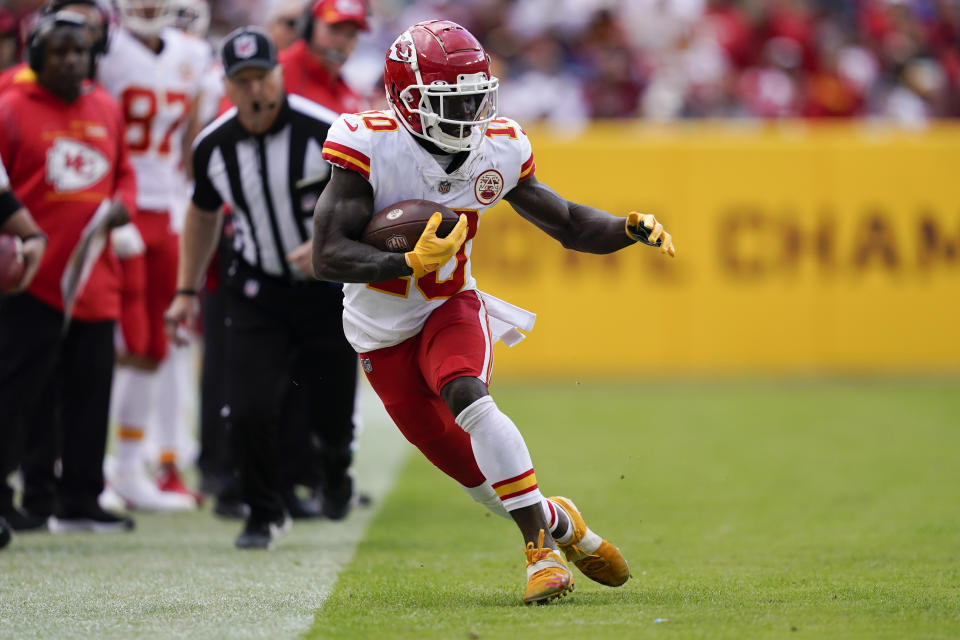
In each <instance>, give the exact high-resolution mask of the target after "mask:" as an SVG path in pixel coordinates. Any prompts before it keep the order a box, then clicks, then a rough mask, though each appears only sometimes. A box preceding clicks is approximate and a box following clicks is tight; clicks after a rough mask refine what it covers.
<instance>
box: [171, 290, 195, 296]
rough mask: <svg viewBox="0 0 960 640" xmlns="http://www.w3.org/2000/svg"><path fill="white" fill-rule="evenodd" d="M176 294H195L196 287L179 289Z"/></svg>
mask: <svg viewBox="0 0 960 640" xmlns="http://www.w3.org/2000/svg"><path fill="white" fill-rule="evenodd" d="M176 295H178V296H195V295H197V290H196V289H177V292H176Z"/></svg>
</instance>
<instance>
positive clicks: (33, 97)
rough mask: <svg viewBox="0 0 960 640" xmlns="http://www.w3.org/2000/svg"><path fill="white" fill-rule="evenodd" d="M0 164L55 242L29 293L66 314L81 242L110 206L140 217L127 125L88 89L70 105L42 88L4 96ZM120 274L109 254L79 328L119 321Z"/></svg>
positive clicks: (86, 295)
mask: <svg viewBox="0 0 960 640" xmlns="http://www.w3.org/2000/svg"><path fill="white" fill-rule="evenodd" d="M0 123H3V127H4V130H3V135H0V156H2V157H3V162H4V165H5V166H6V168H7V173H8V174H9V175H10V187H11V189H13V191H14V193H15V194H16V195H17V197H18V198H19V199H20V201H21V202H22V203H23V204H24V206H25V207H27V209H29V210H30V213H31V214H32V215H33V217H34V219H36V221H37V224H38V225H40V228H41V229H43V231H44V232H45V233H46V234H47V236H48V237H49V242H48V244H47V251H46V253H45V254H44V256H43V261H42V262H41V263H40V269H39V271H38V272H37V276H36V278H35V279H34V281H33V282H32V283H31V285H30V288H29V292H30V293H31V294H32V295H33V296H34V297H36V298H38V299H40V300H42V301H43V302H45V303H46V304H49V305H50V306H52V307H55V308H57V309H59V310H61V311H62V310H63V298H62V296H61V293H60V278H61V276H62V275H63V271H64V267H65V266H66V263H67V259H68V258H69V257H70V254H71V253H72V252H73V249H74V247H75V246H76V245H77V241H78V240H79V239H80V235H81V233H82V231H83V229H84V227H85V226H86V225H87V223H88V222H89V221H90V219H91V218H92V217H93V214H94V213H95V212H96V210H97V207H98V206H99V205H100V203H101V202H102V201H103V200H104V199H105V198H115V197H118V198H120V199H121V200H122V201H123V203H124V204H125V205H126V207H127V209H128V210H129V211H130V212H131V215H134V212H135V211H136V178H135V177H134V173H133V168H132V166H131V165H130V162H129V160H128V158H127V150H126V146H125V145H124V143H123V140H124V135H123V130H124V129H123V127H124V124H123V117H122V116H121V114H120V110H119V108H118V107H117V105H116V103H115V102H114V101H113V98H111V97H110V95H109V94H107V92H106V91H104V90H103V89H101V88H100V87H88V88H86V89H84V91H83V93H82V94H81V95H80V97H79V98H77V99H76V100H75V101H74V102H73V103H69V104H68V103H66V102H64V101H62V100H61V99H60V98H58V97H57V96H55V95H54V94H52V93H50V92H49V91H47V90H46V89H44V88H43V87H41V86H40V85H38V84H37V83H36V82H35V81H29V82H16V83H13V84H12V85H11V86H10V87H9V88H7V89H6V91H4V92H3V93H2V94H0ZM119 311H120V284H119V267H118V265H117V259H116V256H115V255H114V254H113V251H111V250H110V249H109V247H108V248H107V250H105V251H104V252H103V253H102V254H101V256H100V259H99V260H98V261H97V263H96V264H95V266H94V268H93V271H92V273H91V275H90V279H89V280H88V281H87V284H86V287H85V288H84V289H83V291H82V292H81V294H80V296H79V298H78V299H77V300H76V302H75V304H74V307H73V317H75V318H76V319H78V320H86V321H100V320H111V319H116V318H117V316H118V315H119Z"/></svg>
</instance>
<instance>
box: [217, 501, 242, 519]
mask: <svg viewBox="0 0 960 640" xmlns="http://www.w3.org/2000/svg"><path fill="white" fill-rule="evenodd" d="M213 512H214V513H215V514H217V515H218V516H220V517H221V518H229V519H230V520H246V519H247V518H248V517H249V516H250V507H248V506H247V504H246V503H245V502H244V501H243V500H238V499H236V498H223V497H220V496H217V500H216V502H214V503H213Z"/></svg>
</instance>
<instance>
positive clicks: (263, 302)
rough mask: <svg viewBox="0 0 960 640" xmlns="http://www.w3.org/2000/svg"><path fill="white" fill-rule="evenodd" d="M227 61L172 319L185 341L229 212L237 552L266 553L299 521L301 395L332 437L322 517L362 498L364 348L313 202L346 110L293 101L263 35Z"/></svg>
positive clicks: (229, 388) (255, 34) (200, 156)
mask: <svg viewBox="0 0 960 640" xmlns="http://www.w3.org/2000/svg"><path fill="white" fill-rule="evenodd" d="M221 56H222V61H223V68H224V72H225V74H226V91H227V96H228V97H229V98H230V100H231V101H232V102H233V104H234V105H235V107H234V108H232V109H230V110H229V111H227V112H226V113H224V114H223V115H222V116H221V117H220V118H218V119H217V120H215V121H214V122H213V123H211V124H210V125H209V126H208V127H207V128H206V129H204V130H203V131H202V132H201V133H200V135H199V136H197V139H196V140H195V141H194V151H193V175H194V179H195V181H196V186H195V187H194V193H193V198H192V201H191V203H190V206H189V208H188V210H187V217H186V222H185V226H184V229H183V233H182V235H181V249H180V264H179V269H178V274H177V293H176V295H175V296H174V298H173V302H172V303H171V305H170V308H169V309H168V310H167V314H166V322H167V331H168V332H169V333H170V334H171V337H172V338H173V339H174V340H175V341H176V340H177V336H176V334H177V330H178V326H179V325H181V324H188V325H192V323H193V321H194V320H195V319H196V316H197V313H198V305H197V300H196V298H197V290H198V288H199V287H200V285H201V281H202V279H203V275H204V273H205V271H206V267H207V264H208V263H209V261H210V258H211V256H212V254H213V251H214V249H215V247H216V245H217V240H218V238H219V227H220V223H221V216H222V211H221V209H222V207H223V205H225V204H226V205H229V206H230V208H231V209H232V210H233V226H234V229H235V241H234V245H235V249H236V251H235V252H234V253H235V256H236V257H235V258H234V261H233V263H232V264H231V265H230V266H229V267H228V269H227V278H226V281H225V282H224V283H223V286H224V287H225V290H226V321H225V331H226V355H225V362H224V368H225V372H226V373H225V387H226V394H225V395H226V403H227V407H226V410H227V411H228V412H229V419H230V421H231V423H232V425H233V435H234V444H235V449H236V454H237V460H238V463H239V469H240V481H241V485H242V492H243V500H244V502H246V503H247V505H249V507H250V512H249V515H248V517H247V520H246V523H245V526H244V530H243V532H242V533H241V534H240V536H239V537H238V538H237V540H236V546H237V547H239V548H242V549H264V548H269V547H270V546H271V544H272V542H273V540H274V539H275V538H276V536H277V535H278V534H279V533H281V532H284V531H286V529H287V528H289V526H290V517H289V514H288V513H287V512H286V510H285V509H284V504H283V501H282V498H281V495H280V482H279V478H278V454H277V440H278V431H279V425H280V424H281V422H282V420H283V411H284V407H285V404H286V397H287V396H288V395H290V393H291V392H292V391H293V390H294V389H297V390H300V391H302V392H303V393H302V394H300V395H301V396H302V397H304V398H307V399H308V402H309V403H310V406H309V414H308V415H310V416H312V417H313V420H314V421H315V424H314V430H315V433H316V436H317V438H318V439H319V440H320V443H321V448H322V458H323V461H322V465H321V466H322V469H321V475H322V478H321V495H322V498H323V510H324V512H325V513H327V514H328V515H330V517H343V516H344V515H345V514H346V510H347V508H348V505H349V501H350V498H351V496H352V493H353V481H352V478H351V476H350V474H349V467H350V464H351V462H352V452H351V444H352V442H353V406H354V393H355V391H356V379H357V372H356V354H355V353H354V352H353V350H352V349H351V348H350V346H349V344H348V343H347V341H346V339H345V338H344V336H343V326H342V322H341V314H342V311H343V294H342V290H341V286H340V285H339V284H335V283H330V282H320V281H317V280H314V279H313V276H312V274H313V268H312V264H311V260H312V256H311V232H312V216H313V207H314V204H315V203H316V200H317V197H318V195H319V193H320V191H321V190H322V189H323V187H324V186H325V184H326V181H327V179H328V177H329V174H330V169H329V165H327V164H326V162H324V160H323V159H322V158H321V155H320V150H321V148H322V146H323V141H324V139H325V138H326V135H327V129H328V128H329V126H330V124H331V123H332V122H333V121H334V119H335V118H336V117H337V115H336V114H335V113H334V112H333V111H330V110H329V109H326V108H324V107H321V106H320V105H317V104H315V103H313V102H310V101H309V100H307V99H306V98H303V97H300V96H297V95H285V93H284V90H283V68H282V67H281V66H279V65H278V64H277V54H276V48H275V46H274V44H273V42H272V41H271V40H270V38H269V36H268V35H267V34H266V33H265V32H264V31H261V30H260V29H257V28H250V27H244V28H240V29H237V30H235V31H233V32H232V33H231V34H230V35H228V36H227V38H226V39H225V40H224V42H223V48H222V51H221Z"/></svg>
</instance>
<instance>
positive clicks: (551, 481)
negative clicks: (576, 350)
mask: <svg viewBox="0 0 960 640" xmlns="http://www.w3.org/2000/svg"><path fill="white" fill-rule="evenodd" d="M494 395H495V397H496V398H497V401H498V404H499V405H500V406H501V408H503V409H504V410H505V411H506V412H507V413H508V414H510V415H511V417H513V419H514V421H515V422H516V423H517V424H518V425H519V426H520V428H521V430H522V431H523V433H524V435H525V437H526V440H527V443H528V445H529V446H530V448H531V451H532V453H533V458H534V463H535V465H536V468H537V476H538V480H539V481H540V484H541V488H542V489H543V490H544V491H545V492H547V493H548V494H554V493H557V494H562V495H567V496H569V497H571V498H573V499H574V500H576V501H577V503H578V505H579V506H580V508H581V510H582V511H583V512H584V515H585V516H586V519H587V522H588V523H589V524H590V526H591V527H592V528H593V529H594V530H596V531H597V532H598V533H600V534H601V535H603V536H605V537H607V538H609V539H610V540H612V541H613V542H614V543H616V544H617V545H618V546H620V547H621V549H622V550H623V551H624V553H625V555H626V556H627V558H628V560H629V561H630V563H631V568H632V571H633V578H632V579H631V580H630V581H629V582H628V583H627V584H626V585H625V586H624V587H622V588H620V589H609V588H606V587H602V586H600V585H597V584H594V583H591V582H590V581H588V580H587V579H586V578H583V577H582V576H580V575H578V577H577V585H576V587H577V588H576V591H575V592H574V593H573V594H572V595H571V596H569V597H568V598H566V599H564V600H562V601H560V602H559V603H556V604H553V605H549V606H545V607H525V606H524V605H523V604H522V603H521V601H520V596H521V593H522V590H523V555H522V553H521V548H522V545H521V540H520V537H519V534H518V533H517V532H516V531H515V528H514V527H513V525H511V524H510V523H509V522H508V521H506V520H503V519H500V518H496V517H494V516H488V515H487V514H486V512H485V511H484V510H483V509H482V508H480V507H479V506H477V505H475V504H473V503H472V502H471V501H470V500H469V498H468V497H467V496H466V494H465V493H463V492H462V491H461V490H460V489H459V488H458V487H457V486H456V485H455V483H453V482H452V481H448V480H446V479H445V478H444V477H443V476H442V475H441V474H440V472H439V471H437V470H435V469H433V468H432V467H431V466H430V465H429V464H427V463H425V462H424V461H423V460H422V459H421V458H420V457H419V456H418V455H409V456H408V457H407V458H406V460H407V463H406V464H405V465H404V466H403V467H402V471H401V472H400V474H399V476H397V478H396V484H395V485H394V486H393V489H392V491H390V492H389V493H387V491H388V489H389V487H390V486H391V484H390V483H391V477H392V475H393V474H392V473H390V472H389V471H390V469H391V468H392V466H391V465H394V466H395V465H397V464H399V461H400V457H399V456H400V455H401V454H400V453H398V452H402V451H403V450H404V449H406V448H408V447H407V445H405V444H404V443H402V442H400V441H398V440H397V438H396V436H395V434H393V433H392V432H391V431H390V430H389V428H388V427H379V426H377V425H375V424H371V428H369V429H368V430H367V432H366V433H365V434H364V440H363V442H362V443H361V450H360V456H359V460H358V466H359V467H360V468H359V469H358V471H360V473H361V481H360V484H361V486H362V487H366V488H369V489H370V491H371V492H372V493H374V495H375V497H377V498H378V500H377V506H378V509H377V510H376V511H356V512H354V513H353V514H351V517H350V518H349V519H348V521H347V522H346V523H341V524H333V523H317V524H310V525H298V526H296V527H295V529H294V532H293V534H292V535H291V537H290V538H288V539H287V540H285V541H282V542H281V543H280V545H279V546H278V548H277V550H275V551H274V552H272V553H269V554H244V553H240V552H236V551H234V550H233V549H232V548H231V547H230V545H231V542H232V538H233V536H234V535H235V533H236V529H237V527H236V525H235V524H234V523H229V524H226V523H223V522H219V521H216V520H214V519H212V518H210V517H209V516H208V515H207V514H203V515H196V514H189V515H182V516H176V517H172V518H171V517H162V516H150V517H146V516H145V517H141V518H140V521H139V524H140V527H139V529H138V532H136V533H135V534H132V535H129V536H86V535H79V536H71V537H53V536H49V535H39V536H29V537H28V536H20V537H18V538H17V539H16V540H15V541H14V544H13V545H12V546H11V547H10V548H8V549H7V550H5V551H3V552H2V553H0V567H2V577H0V637H4V638H5V637H11V638H13V637H15V638H28V637H43V638H62V637H111V638H113V637H116V638H120V637H164V638H169V637H197V638H200V637H222V638H239V637H265V638H292V637H296V636H297V635H299V634H303V633H305V634H306V637H308V638H348V639H353V638H411V639H412V638H418V639H420V638H423V639H429V638H444V639H446V638H466V639H469V638H490V639H499V638H506V639H513V638H527V637H530V638H532V637H564V638H590V639H591V640H600V639H605V638H645V637H661V636H663V637H677V638H738V639H740V638H784V637H788V638H800V637H807V638H891V639H893V638H897V639H901V638H957V637H960V510H958V507H960V463H958V460H957V458H958V454H957V452H958V451H960V429H958V427H960V380H947V381H943V380H941V381H913V382H891V381H887V382H878V381H869V382H837V381H831V382H809V383H798V382H794V383H786V382H783V383H780V382H777V383H774V382H763V383H745V382H740V383H733V382H731V383H703V384H693V383H690V384H676V385H666V384H650V383H637V384H634V385H626V384H622V383H621V384H615V385H610V384H601V383H599V382H583V383H582V384H574V383H570V384H552V385H542V386H534V385H519V384H511V383H507V382H500V383H498V384H496V385H495V386H494ZM371 422H374V421H371ZM380 496H386V497H385V498H381V497H380ZM367 520H370V522H369V526H367V524H368V523H367ZM357 537H360V540H359V543H358V544H357V546H356V551H355V553H354V552H353V543H354V542H355V540H354V539H353V538H357ZM351 556H352V559H351ZM338 570H339V571H340V573H339V577H336V573H337V571H338ZM311 618H312V624H311Z"/></svg>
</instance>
